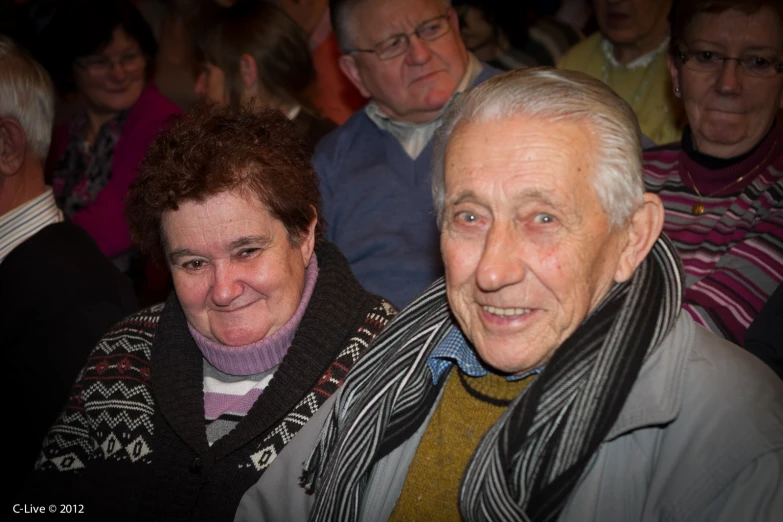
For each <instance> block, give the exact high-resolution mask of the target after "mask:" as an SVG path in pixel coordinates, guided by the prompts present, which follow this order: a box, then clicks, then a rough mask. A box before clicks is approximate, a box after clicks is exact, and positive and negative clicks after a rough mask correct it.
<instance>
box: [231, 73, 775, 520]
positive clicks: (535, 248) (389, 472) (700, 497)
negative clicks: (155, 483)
mask: <svg viewBox="0 0 783 522" xmlns="http://www.w3.org/2000/svg"><path fill="white" fill-rule="evenodd" d="M641 160H642V149H641V133H640V130H639V127H638V123H637V119H636V116H635V115H634V113H633V111H632V109H631V107H630V106H629V105H628V104H627V103H625V102H623V101H622V100H621V99H620V98H619V97H618V96H617V95H616V94H615V93H613V92H612V91H611V90H610V89H609V88H607V87H606V86H605V85H603V83H601V82H600V81H599V80H596V79H594V78H590V77H589V76H587V75H585V74H583V73H578V72H570V71H562V70H553V69H522V70H518V71H513V72H509V73H505V74H503V75H501V76H497V77H495V78H493V79H490V80H488V81H487V82H485V83H483V84H482V85H480V86H478V87H476V88H475V89H473V90H472V91H470V92H469V93H467V94H465V95H464V96H461V97H460V98H459V99H458V100H457V101H456V102H455V103H454V105H453V106H452V107H451V108H450V109H449V110H448V111H447V112H446V114H445V116H444V122H443V125H442V126H441V128H440V130H439V131H438V135H437V137H436V147H435V150H434V153H433V161H434V165H433V199H434V202H435V208H436V212H437V217H438V220H439V227H440V244H441V249H442V252H443V261H444V265H445V269H446V270H445V278H443V279H440V280H438V281H436V282H435V283H433V285H432V286H431V287H430V288H429V289H427V290H426V291H425V292H424V293H423V294H422V295H421V296H419V297H418V298H417V299H416V300H414V301H413V302H412V303H411V304H410V305H409V306H408V307H407V308H406V309H405V310H403V311H402V312H401V313H400V315H399V316H398V317H397V318H396V319H395V321H394V322H392V323H391V324H390V325H389V327H388V328H387V329H385V330H384V331H383V332H382V333H381V335H380V336H378V338H376V340H375V341H374V342H373V344H372V345H371V346H370V348H369V349H368V351H367V353H366V354H365V355H364V357H363V358H362V360H361V361H360V362H359V364H357V365H356V367H355V368H354V369H353V371H352V372H351V374H350V375H349V376H348V378H347V379H346V382H345V384H344V385H343V387H342V388H341V390H340V392H339V393H338V394H337V395H336V396H335V398H334V399H333V402H332V405H333V408H332V410H331V411H329V412H328V413H326V412H324V415H323V416H322V417H321V418H322V419H324V426H323V427H320V426H317V424H314V425H313V428H315V429H313V430H312V431H310V432H309V433H308V434H306V435H304V436H301V437H300V439H299V441H297V443H300V444H302V445H301V446H299V447H296V446H291V447H289V448H288V450H289V451H290V452H291V453H290V454H289V455H288V456H287V457H285V458H283V459H281V458H278V460H277V461H276V462H275V463H273V466H279V467H270V469H269V470H268V472H267V474H266V475H265V476H264V477H263V478H262V480H261V481H259V483H257V484H256V487H255V488H254V489H253V490H252V491H251V492H249V493H247V494H246V495H245V499H244V501H243V503H241V504H240V509H239V511H238V516H237V519H238V520H250V519H254V520H310V521H331V520H340V521H352V520H364V521H372V522H382V521H387V520H392V521H399V520H464V521H470V522H472V521H519V520H536V521H540V520H550V521H554V520H559V521H580V522H583V521H601V522H619V521H622V522H632V521H639V522H641V521H645V522H649V521H657V520H661V521H662V520H670V521H688V522H693V521H718V520H720V521H729V520H731V521H735V520H753V521H777V520H780V518H781V513H783V384H782V383H781V382H780V381H779V380H778V379H777V378H776V377H775V375H774V374H773V373H772V372H771V371H770V370H769V368H767V367H766V366H765V365H764V364H763V363H762V362H760V361H759V360H758V359H756V358H755V357H753V356H752V355H750V354H748V353H747V352H745V351H743V350H740V349H738V348H737V347H736V346H735V345H733V344H731V343H729V342H728V341H726V340H725V339H722V338H720V337H718V336H716V335H715V334H713V333H712V332H710V331H709V330H707V329H705V328H703V327H701V326H699V325H697V324H696V323H695V322H694V321H693V319H691V317H690V316H689V315H688V314H687V313H683V312H682V310H681V303H682V291H683V275H682V267H681V265H680V262H679V258H678V256H677V252H676V249H675V248H674V246H673V245H672V243H671V242H670V241H669V240H668V239H667V238H666V236H665V235H662V234H661V228H662V226H663V219H664V211H663V205H662V203H661V201H660V199H659V198H658V196H656V195H654V194H651V193H646V192H645V191H644V180H643V171H642V161H641ZM300 435H302V433H301V432H300ZM308 455H309V458H308ZM281 457H283V456H282V455H281ZM286 459H287V461H288V462H287V465H285V461H286ZM305 459H306V462H305V464H304V469H303V466H302V465H301V462H302V461H303V460H305ZM300 481H301V483H302V486H300V485H299V484H300ZM309 492H313V493H314V494H312V495H308V493H309Z"/></svg>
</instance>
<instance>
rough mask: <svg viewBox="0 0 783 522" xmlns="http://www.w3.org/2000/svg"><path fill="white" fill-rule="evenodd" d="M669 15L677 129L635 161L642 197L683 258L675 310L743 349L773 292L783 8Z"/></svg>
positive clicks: (781, 258)
mask: <svg viewBox="0 0 783 522" xmlns="http://www.w3.org/2000/svg"><path fill="white" fill-rule="evenodd" d="M674 14H675V16H674V18H673V21H672V30H671V46H670V49H669V72H670V73H671V78H672V83H673V93H674V95H675V96H676V97H678V98H680V99H681V100H682V101H683V104H684V106H685V111H686V112H687V114H688V126H687V127H686V128H685V130H684V132H683V137H682V141H681V142H677V143H673V144H671V145H666V146H663V147H660V148H658V149H654V150H652V151H648V152H647V153H646V154H645V158H644V159H645V171H646V183H647V188H648V190H650V191H652V192H655V193H657V194H658V195H659V196H660V198H661V199H662V200H663V203H664V206H665V208H666V222H665V224H664V232H666V234H667V235H668V236H669V238H671V239H672V241H674V243H675V244H676V245H677V250H678V251H679V253H680V256H681V257H682V261H683V265H684V267H685V275H686V279H685V285H686V288H685V299H684V303H685V304H684V308H685V310H687V311H688V312H689V313H690V314H691V316H693V318H694V319H695V320H696V321H697V322H698V323H700V324H702V325H704V326H706V327H707V328H709V329H710V330H712V331H713V332H715V333H716V334H718V335H721V336H723V337H725V338H726V339H729V340H730V341H732V342H734V343H737V344H739V345H742V343H743V339H744V337H745V331H746V330H747V328H748V325H750V324H751V322H752V321H753V320H754V318H755V317H756V316H757V315H758V314H759V311H760V310H761V308H762V306H764V303H765V302H766V301H767V299H768V298H769V296H770V295H771V294H772V293H773V292H774V291H775V288H777V287H778V285H779V284H780V283H781V281H783V131H782V130H781V128H780V127H779V126H778V125H777V124H776V115H777V114H778V111H779V110H780V109H781V108H782V107H783V3H781V2H780V1H779V0H680V1H679V3H678V5H677V7H676V10H675V12H674ZM779 339H780V336H778V340H779ZM779 346H780V344H779ZM781 354H783V352H781V353H780V354H778V356H777V358H776V362H775V363H774V364H775V365H777V368H775V369H776V371H778V372H779V373H782V372H783V368H782V367H781V366H780V365H781V361H783V356H781ZM765 360H766V361H767V362H768V363H769V362H770V361H772V360H775V358H772V359H770V358H769V357H766V356H765ZM770 364H771V363H770ZM771 365H772V364H771Z"/></svg>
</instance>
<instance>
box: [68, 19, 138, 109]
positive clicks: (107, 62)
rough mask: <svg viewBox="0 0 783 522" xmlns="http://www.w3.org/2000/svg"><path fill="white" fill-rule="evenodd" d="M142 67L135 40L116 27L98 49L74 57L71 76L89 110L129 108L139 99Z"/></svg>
mask: <svg viewBox="0 0 783 522" xmlns="http://www.w3.org/2000/svg"><path fill="white" fill-rule="evenodd" d="M146 69H147V59H146V58H145V56H144V53H143V52H142V50H141V46H140V45H139V43H138V42H137V41H136V40H135V39H133V38H131V37H130V36H128V35H127V34H126V33H125V31H123V30H122V29H121V28H117V29H115V30H114V36H113V37H112V40H111V42H110V43H109V45H108V46H107V47H106V48H105V49H104V50H103V51H102V52H100V53H99V54H94V55H90V56H86V57H83V58H80V59H78V60H77V61H76V64H75V65H74V80H75V82H76V88H77V90H78V91H79V94H80V95H81V96H82V98H83V99H84V101H85V102H86V104H87V107H88V108H89V109H90V110H92V111H94V112H98V113H101V114H113V113H118V112H122V111H126V110H128V109H130V108H131V107H133V104H135V103H136V100H138V99H139V96H141V92H142V90H144V84H145V79H146Z"/></svg>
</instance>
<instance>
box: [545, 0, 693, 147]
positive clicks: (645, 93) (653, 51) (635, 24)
mask: <svg viewBox="0 0 783 522" xmlns="http://www.w3.org/2000/svg"><path fill="white" fill-rule="evenodd" d="M593 6H594V8H595V15H596V20H597V21H598V27H599V29H600V31H598V32H596V33H595V34H593V35H592V36H590V37H589V38H587V39H586V40H584V41H583V42H581V43H579V44H577V45H576V46H575V47H574V48H573V49H571V51H569V52H568V54H566V55H565V56H564V57H563V58H562V59H561V60H560V61H559V62H558V64H557V66H558V67H560V68H561V69H569V70H573V71H580V72H584V73H587V74H589V75H590V76H592V77H594V78H598V79H599V80H601V81H603V82H604V83H605V84H606V85H608V86H609V87H611V88H612V90H614V91H615V92H616V93H617V94H619V95H620V97H621V98H622V99H623V100H625V101H626V102H628V103H629V104H630V105H631V107H632V108H633V110H634V112H635V113H636V116H637V117H638V118H639V125H640V126H641V128H642V133H643V134H644V135H645V136H647V137H648V138H650V139H651V140H652V141H653V142H654V143H657V144H664V143H669V142H672V141H675V140H679V139H680V134H681V132H682V127H683V124H684V118H683V111H682V106H681V104H680V103H679V102H678V101H677V99H676V98H675V97H674V96H672V93H671V82H670V79H669V75H668V74H666V50H667V49H668V46H669V24H668V22H667V15H668V14H669V10H670V9H671V6H672V0H633V1H624V2H617V1H615V0H593Z"/></svg>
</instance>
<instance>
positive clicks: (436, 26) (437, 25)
mask: <svg viewBox="0 0 783 522" xmlns="http://www.w3.org/2000/svg"><path fill="white" fill-rule="evenodd" d="M441 28H442V21H436V22H430V23H428V24H424V25H422V26H421V27H419V30H418V35H419V36H420V37H421V38H422V39H424V40H427V38H428V37H431V36H434V35H436V34H438V33H439V32H440V30H441Z"/></svg>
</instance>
